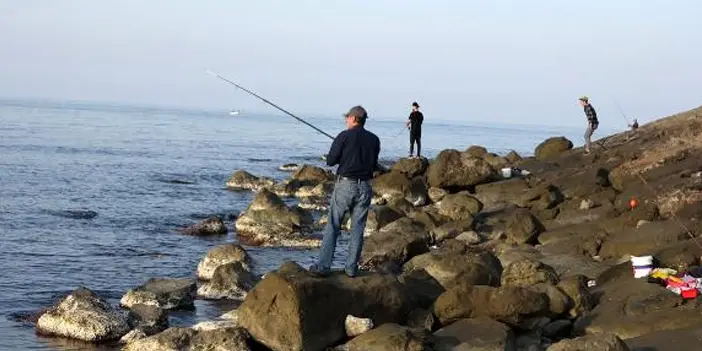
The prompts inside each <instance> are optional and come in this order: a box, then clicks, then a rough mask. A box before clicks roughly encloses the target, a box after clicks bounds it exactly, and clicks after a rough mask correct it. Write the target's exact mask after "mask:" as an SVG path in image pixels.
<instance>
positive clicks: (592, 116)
mask: <svg viewBox="0 0 702 351" xmlns="http://www.w3.org/2000/svg"><path fill="white" fill-rule="evenodd" d="M578 100H579V102H580V106H582V107H583V108H584V110H585V116H587V129H586V130H585V153H586V154H589V153H590V143H591V142H592V141H591V138H592V133H594V132H595V130H597V127H598V126H599V125H600V122H599V121H598V120H597V112H595V108H594V107H592V105H591V104H590V99H588V97H587V96H583V97H581V98H580V99H578Z"/></svg>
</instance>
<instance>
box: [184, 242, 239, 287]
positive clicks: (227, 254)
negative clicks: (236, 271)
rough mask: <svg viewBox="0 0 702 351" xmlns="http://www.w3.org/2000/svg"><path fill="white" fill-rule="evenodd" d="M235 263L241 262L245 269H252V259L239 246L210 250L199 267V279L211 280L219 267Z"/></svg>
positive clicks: (221, 246) (228, 245)
mask: <svg viewBox="0 0 702 351" xmlns="http://www.w3.org/2000/svg"><path fill="white" fill-rule="evenodd" d="M234 262H240V263H241V264H242V265H243V266H244V267H246V268H250V265H251V257H250V256H249V254H248V253H247V252H246V250H244V248H243V247H241V246H239V245H237V244H224V245H219V246H217V247H215V248H213V249H210V251H208V252H207V254H206V255H205V257H204V258H203V259H202V260H201V261H200V263H199V264H198V265H197V277H198V279H201V280H210V279H212V276H213V275H214V272H215V269H217V267H219V266H221V265H225V264H227V263H234Z"/></svg>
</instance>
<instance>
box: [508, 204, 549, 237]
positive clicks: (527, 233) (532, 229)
mask: <svg viewBox="0 0 702 351" xmlns="http://www.w3.org/2000/svg"><path fill="white" fill-rule="evenodd" d="M542 231H543V225H542V224H541V223H540V222H539V220H538V219H536V217H534V215H533V214H531V212H530V211H529V210H526V209H519V210H517V211H515V212H514V213H513V214H512V216H511V217H510V219H509V221H508V222H507V230H506V234H507V238H508V239H509V240H510V241H511V242H513V243H515V244H535V243H536V242H537V240H538V237H539V234H540V233H541V232H542Z"/></svg>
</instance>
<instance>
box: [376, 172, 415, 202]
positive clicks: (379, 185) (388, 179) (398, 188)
mask: <svg viewBox="0 0 702 351" xmlns="http://www.w3.org/2000/svg"><path fill="white" fill-rule="evenodd" d="M372 187H373V193H375V194H377V195H379V196H381V197H384V198H391V197H401V198H404V197H405V195H406V194H407V193H408V192H409V190H410V188H411V187H412V182H411V181H410V179H409V178H407V176H406V175H404V174H402V173H400V172H389V173H385V174H383V175H381V176H379V177H377V178H374V179H373V181H372Z"/></svg>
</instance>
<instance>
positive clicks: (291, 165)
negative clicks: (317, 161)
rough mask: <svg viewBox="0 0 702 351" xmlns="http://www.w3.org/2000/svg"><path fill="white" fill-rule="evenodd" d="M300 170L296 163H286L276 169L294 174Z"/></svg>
mask: <svg viewBox="0 0 702 351" xmlns="http://www.w3.org/2000/svg"><path fill="white" fill-rule="evenodd" d="M299 169H300V165H298V164H297V163H286V164H284V165H282V166H280V167H278V170H281V171H285V172H295V171H297V170H299Z"/></svg>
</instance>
